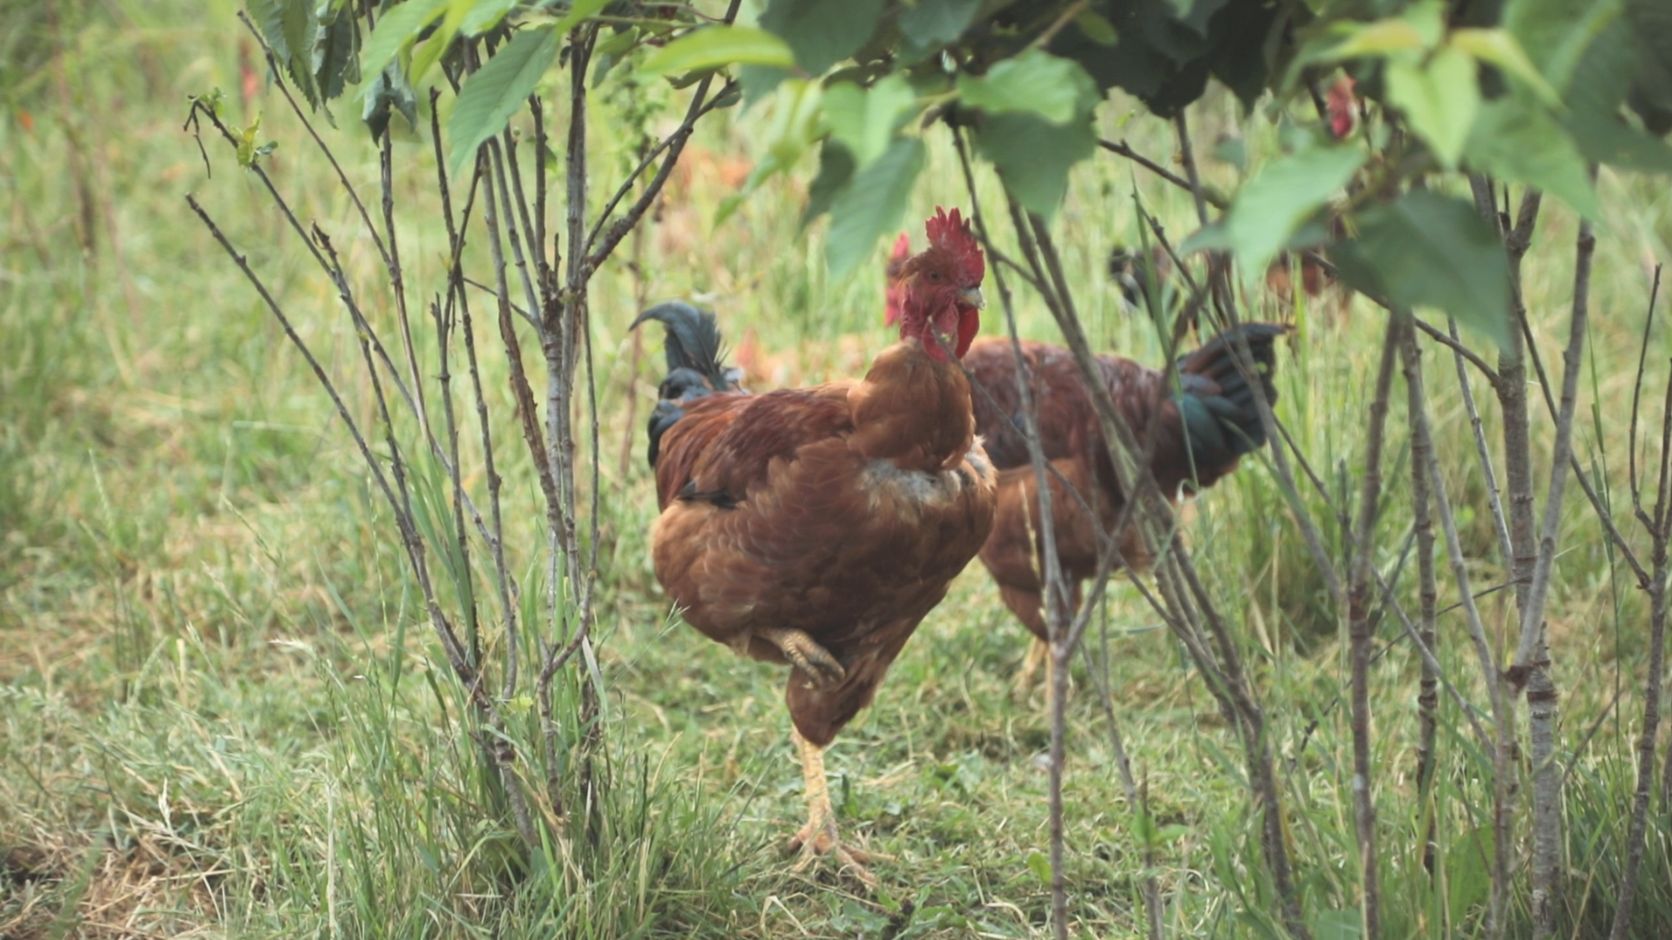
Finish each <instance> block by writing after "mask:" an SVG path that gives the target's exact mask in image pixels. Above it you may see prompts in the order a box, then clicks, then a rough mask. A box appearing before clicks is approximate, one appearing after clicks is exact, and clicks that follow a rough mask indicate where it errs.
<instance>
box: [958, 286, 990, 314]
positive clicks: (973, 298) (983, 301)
mask: <svg viewBox="0 0 1672 940" xmlns="http://www.w3.org/2000/svg"><path fill="white" fill-rule="evenodd" d="M958 301H959V302H960V303H962V304H964V305H966V306H970V307H974V308H975V309H977V310H985V309H986V308H987V298H985V297H983V296H981V288H979V287H966V288H964V289H963V290H962V291H959V292H958Z"/></svg>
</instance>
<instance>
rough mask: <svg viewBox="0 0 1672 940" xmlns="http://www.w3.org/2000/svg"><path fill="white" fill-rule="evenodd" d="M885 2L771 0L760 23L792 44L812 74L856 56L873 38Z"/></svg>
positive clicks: (800, 59) (872, 0)
mask: <svg viewBox="0 0 1672 940" xmlns="http://www.w3.org/2000/svg"><path fill="white" fill-rule="evenodd" d="M881 14H882V0H770V2H769V3H767V5H766V9H765V10H763V11H762V12H761V17H760V24H761V26H762V27H764V28H766V29H768V30H770V31H772V32H773V33H774V34H775V35H778V36H780V37H782V38H783V40H784V41H785V42H787V43H789V47H790V48H791V49H793V50H794V51H795V61H796V62H797V63H799V64H800V66H801V67H802V68H803V69H805V70H806V71H807V72H808V73H809V74H812V75H822V74H824V72H825V70H826V69H828V68H830V67H831V66H832V65H835V64H836V63H837V62H840V61H842V60H843V59H845V58H847V57H848V56H851V55H853V54H854V52H855V51H856V50H858V49H859V47H860V46H863V45H864V44H865V40H867V39H870V38H871V33H872V31H873V30H875V28H876V24H877V20H878V19H879V17H880V16H881Z"/></svg>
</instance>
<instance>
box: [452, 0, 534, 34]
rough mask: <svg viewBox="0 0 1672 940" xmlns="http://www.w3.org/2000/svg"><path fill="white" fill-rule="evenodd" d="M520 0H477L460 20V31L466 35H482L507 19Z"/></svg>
mask: <svg viewBox="0 0 1672 940" xmlns="http://www.w3.org/2000/svg"><path fill="white" fill-rule="evenodd" d="M519 2H520V0H476V3H474V4H472V5H471V7H470V12H468V13H466V14H465V15H464V19H463V20H461V21H460V22H459V32H461V33H464V34H465V35H466V36H480V35H482V34H483V33H485V32H487V31H488V30H490V29H493V28H494V27H495V26H498V25H499V22H500V21H501V20H503V19H505V14H507V13H510V12H511V9H512V8H513V7H515V6H516V5H517V4H518V3H519Z"/></svg>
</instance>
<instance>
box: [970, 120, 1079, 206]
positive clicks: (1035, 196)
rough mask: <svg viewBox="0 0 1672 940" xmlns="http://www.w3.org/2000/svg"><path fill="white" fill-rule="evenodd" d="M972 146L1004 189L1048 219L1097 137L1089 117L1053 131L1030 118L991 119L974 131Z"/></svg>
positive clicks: (1047, 124)
mask: <svg viewBox="0 0 1672 940" xmlns="http://www.w3.org/2000/svg"><path fill="white" fill-rule="evenodd" d="M975 143H976V146H977V147H978V148H979V149H980V151H981V153H982V155H983V156H985V157H986V158H987V159H989V160H991V161H993V165H994V166H996V167H998V171H999V179H1001V180H1003V181H1004V188H1005V189H1006V190H1008V191H1009V192H1010V194H1011V195H1013V196H1015V197H1016V199H1017V201H1018V202H1020V203H1021V204H1022V206H1023V207H1024V208H1026V209H1027V210H1028V211H1030V212H1037V213H1038V214H1039V215H1040V216H1042V217H1044V218H1046V219H1049V218H1051V217H1052V216H1053V215H1055V214H1056V211H1057V206H1059V205H1061V204H1062V197H1063V195H1064V194H1065V193H1067V192H1068V171H1069V170H1070V169H1072V168H1073V166H1074V164H1076V163H1079V162H1080V161H1081V160H1084V159H1086V158H1087V157H1089V156H1091V155H1092V154H1093V153H1094V152H1095V151H1096V150H1097V134H1096V133H1095V132H1094V131H1093V130H1092V126H1091V119H1090V116H1089V115H1088V116H1086V117H1083V118H1081V119H1080V120H1077V121H1071V122H1069V123H1067V124H1061V125H1057V124H1049V123H1047V122H1046V121H1045V120H1044V119H1043V118H1040V117H1038V116H1036V115H1032V114H995V115H993V116H991V117H989V118H987V119H986V120H984V121H982V122H981V125H980V126H979V127H978V128H976V132H975Z"/></svg>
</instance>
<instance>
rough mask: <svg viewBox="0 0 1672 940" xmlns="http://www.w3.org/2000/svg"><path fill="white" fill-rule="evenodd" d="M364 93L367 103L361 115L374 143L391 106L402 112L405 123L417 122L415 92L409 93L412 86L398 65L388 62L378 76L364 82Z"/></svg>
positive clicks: (383, 127) (416, 97)
mask: <svg viewBox="0 0 1672 940" xmlns="http://www.w3.org/2000/svg"><path fill="white" fill-rule="evenodd" d="M365 97H366V106H365V109H364V110H363V111H362V112H361V113H360V119H361V120H362V121H364V122H365V124H366V129H367V130H368V131H371V135H372V141H373V142H374V143H375V142H377V141H379V140H382V139H383V132H384V131H385V130H386V129H388V127H389V113H390V111H391V110H395V111H399V112H400V113H401V114H402V115H404V116H405V117H406V120H407V123H408V124H411V125H413V126H414V127H416V126H417V125H418V96H417V95H415V94H413V93H412V86H411V85H410V84H409V83H408V82H407V80H406V75H405V74H404V73H403V72H401V68H400V66H398V65H394V64H390V66H389V67H388V68H386V69H384V70H383V71H381V72H379V73H377V78H375V79H372V81H371V83H370V84H369V85H368V86H367V88H366V93H365Z"/></svg>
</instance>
